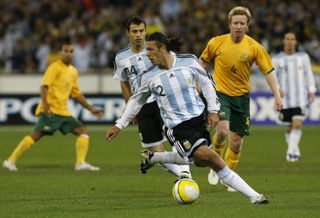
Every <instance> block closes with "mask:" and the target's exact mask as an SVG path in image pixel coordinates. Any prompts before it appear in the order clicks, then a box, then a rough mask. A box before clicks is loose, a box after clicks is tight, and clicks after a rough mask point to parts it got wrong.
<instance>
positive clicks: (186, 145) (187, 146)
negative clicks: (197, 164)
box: [183, 140, 192, 150]
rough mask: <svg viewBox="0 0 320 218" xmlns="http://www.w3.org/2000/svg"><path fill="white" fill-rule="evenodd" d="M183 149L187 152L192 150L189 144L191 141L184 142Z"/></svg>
mask: <svg viewBox="0 0 320 218" xmlns="http://www.w3.org/2000/svg"><path fill="white" fill-rule="evenodd" d="M183 147H184V148H185V149H186V150H190V148H191V147H192V145H191V143H190V142H189V140H185V141H183Z"/></svg>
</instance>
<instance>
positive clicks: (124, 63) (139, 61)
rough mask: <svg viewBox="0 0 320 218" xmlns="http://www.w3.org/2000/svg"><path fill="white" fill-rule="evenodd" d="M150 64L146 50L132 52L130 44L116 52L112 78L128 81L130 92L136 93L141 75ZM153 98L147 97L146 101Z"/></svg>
mask: <svg viewBox="0 0 320 218" xmlns="http://www.w3.org/2000/svg"><path fill="white" fill-rule="evenodd" d="M151 66H152V63H151V61H150V60H149V58H148V57H147V52H146V50H145V49H144V50H142V51H141V52H139V53H133V52H132V50H131V48H130V46H127V47H126V48H124V49H122V50H120V51H118V52H117V54H116V57H115V60H114V70H113V78H114V79H116V80H119V81H121V82H129V83H130V86H131V93H132V94H135V93H137V90H138V88H139V86H140V83H141V77H142V74H143V73H144V72H146V71H147V69H148V68H150V67H151ZM153 100H154V99H149V100H148V102H151V101H153Z"/></svg>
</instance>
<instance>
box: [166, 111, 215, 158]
mask: <svg viewBox="0 0 320 218" xmlns="http://www.w3.org/2000/svg"><path fill="white" fill-rule="evenodd" d="M204 117H205V115H204V114H201V115H200V116H198V117H195V118H192V119H190V120H187V121H184V122H182V123H181V124H179V125H178V126H176V127H174V128H172V129H169V128H167V127H166V128H165V133H166V136H167V138H168V140H169V142H170V144H171V145H172V146H174V147H175V148H176V150H177V151H178V153H179V154H180V155H181V156H186V157H192V155H193V153H194V152H195V151H196V150H197V149H198V148H199V147H200V146H203V145H205V146H208V147H209V146H210V145H211V141H210V133H209V131H208V130H207V129H206V125H205V119H204Z"/></svg>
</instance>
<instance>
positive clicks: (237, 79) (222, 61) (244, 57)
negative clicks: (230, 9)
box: [200, 33, 274, 96]
mask: <svg viewBox="0 0 320 218" xmlns="http://www.w3.org/2000/svg"><path fill="white" fill-rule="evenodd" d="M200 59H201V60H202V61H204V62H206V63H210V61H211V60H212V59H214V71H213V77H214V80H215V82H216V85H217V86H216V89H217V91H219V92H222V93H224V94H226V95H229V96H241V95H244V94H245V93H248V92H249V90H250V84H249V77H250V73H251V67H252V65H253V62H255V63H256V64H257V65H258V67H259V69H260V71H261V72H262V73H263V74H264V75H267V74H269V73H270V72H271V71H272V70H273V69H274V68H273V66H272V62H271V58H270V56H269V54H268V53H267V51H266V50H265V49H264V47H263V46H262V45H261V44H259V43H258V42H257V41H255V40H254V39H252V38H251V37H249V36H248V35H245V36H244V38H243V39H242V41H241V42H239V43H235V42H233V41H232V39H231V35H230V33H229V34H225V35H221V36H217V37H213V38H212V39H211V40H210V41H209V42H208V44H207V46H206V48H205V50H204V51H203V53H202V55H201V57H200Z"/></svg>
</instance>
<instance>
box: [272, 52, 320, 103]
mask: <svg viewBox="0 0 320 218" xmlns="http://www.w3.org/2000/svg"><path fill="white" fill-rule="evenodd" d="M272 62H273V65H274V67H275V73H276V76H277V82H278V86H279V88H280V89H281V90H283V92H284V96H283V108H284V109H287V108H294V107H301V108H305V107H306V106H307V105H308V102H309V100H308V93H314V92H316V86H315V81H314V76H313V73H312V69H311V63H310V58H309V55H308V54H307V53H305V52H297V53H295V54H293V55H287V54H285V53H284V52H280V53H279V54H277V55H276V56H274V57H273V58H272Z"/></svg>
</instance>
